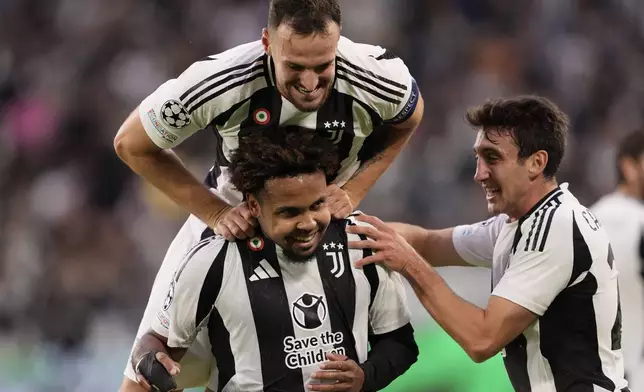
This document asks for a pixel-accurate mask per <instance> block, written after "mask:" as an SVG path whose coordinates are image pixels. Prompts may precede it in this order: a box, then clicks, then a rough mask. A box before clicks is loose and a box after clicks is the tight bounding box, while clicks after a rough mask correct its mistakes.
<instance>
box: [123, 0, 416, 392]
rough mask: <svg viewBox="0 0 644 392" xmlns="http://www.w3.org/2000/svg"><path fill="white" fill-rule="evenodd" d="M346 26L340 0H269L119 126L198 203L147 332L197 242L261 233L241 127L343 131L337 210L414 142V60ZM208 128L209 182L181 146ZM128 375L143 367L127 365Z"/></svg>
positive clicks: (166, 264) (155, 178)
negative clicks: (408, 62)
mask: <svg viewBox="0 0 644 392" xmlns="http://www.w3.org/2000/svg"><path fill="white" fill-rule="evenodd" d="M340 26H341V13H340V7H339V5H338V1H337V0H271V1H270V5H269V17H268V28H267V29H264V30H263V32H262V37H261V40H258V41H255V42H251V43H248V44H244V45H240V46H238V47H235V48H232V49H230V50H227V51H225V52H223V53H219V54H216V55H212V56H208V57H206V58H203V59H202V60H200V61H197V62H195V63H194V64H193V65H191V66H190V67H189V68H188V69H187V70H186V71H185V72H183V73H182V74H181V75H180V76H179V77H178V78H176V79H172V80H169V81H168V82H166V83H164V84H163V85H161V86H160V87H159V88H158V89H157V90H156V91H155V92H153V93H152V94H151V95H150V96H148V97H147V98H145V99H144V100H143V102H142V103H141V105H140V106H139V108H138V109H137V110H135V111H134V112H133V113H132V114H131V115H130V116H129V117H128V118H127V119H126V120H125V122H124V124H123V125H122V126H121V129H120V130H119V132H118V134H117V136H116V138H115V141H114V144H115V149H116V151H117V153H118V155H119V156H120V157H121V159H122V160H123V161H125V162H126V163H127V164H128V165H129V166H130V167H131V168H132V170H133V171H135V172H136V173H138V174H139V175H141V176H142V177H143V178H144V179H145V180H147V181H149V182H150V183H151V184H153V185H154V186H156V187H157V188H159V189H160V190H161V191H163V192H164V193H165V194H166V195H167V196H168V197H170V198H171V199H173V200H174V201H175V202H176V203H178V204H179V205H180V206H182V207H183V208H185V209H186V210H187V211H189V212H190V213H191V214H192V215H191V216H190V217H189V218H188V220H187V221H186V223H185V224H184V226H183V227H182V228H181V229H180V231H179V233H178V234H177V236H176V237H175V239H174V241H173V242H172V244H171V245H170V247H169V249H168V251H167V253H166V256H165V259H164V261H163V263H162V265H161V268H160V270H159V272H158V274H157V277H156V279H155V283H154V285H153V288H152V292H151V294H150V301H149V302H148V306H147V307H146V311H145V313H144V315H143V319H142V321H141V324H140V327H139V331H138V334H137V336H141V335H142V334H143V333H145V332H146V331H147V330H148V329H149V327H150V325H151V323H152V321H153V320H154V318H155V317H156V316H155V315H156V309H157V308H158V307H159V306H160V305H161V301H163V298H164V296H165V290H166V287H167V286H168V284H169V283H170V280H171V277H172V271H173V270H174V269H175V267H176V263H177V260H179V259H180V258H181V256H183V255H184V254H185V253H186V252H187V251H188V249H190V248H192V247H193V246H195V245H196V244H197V243H198V242H199V241H200V240H201V239H203V238H206V237H208V236H210V235H211V234H212V232H213V229H214V231H215V232H217V233H219V234H222V235H223V236H224V237H226V238H227V239H229V240H233V239H235V238H238V239H242V238H246V237H248V236H252V235H254V234H255V226H256V224H257V223H256V221H255V219H254V217H253V216H252V214H251V213H250V211H249V209H248V205H247V204H246V203H245V202H244V201H243V200H242V194H241V193H240V192H239V191H237V190H236V189H235V188H234V186H233V185H232V184H231V183H230V181H229V169H228V165H229V162H228V161H229V159H230V156H231V153H232V152H233V151H234V150H235V149H236V148H237V146H238V144H239V139H240V137H243V136H248V135H253V134H254V133H255V132H257V131H259V130H261V129H263V128H267V127H275V126H276V125H281V124H287V125H299V126H302V127H305V128H309V129H314V130H315V131H316V132H318V133H319V134H320V135H322V136H324V137H326V138H327V139H329V140H331V141H332V142H333V143H335V144H336V145H337V147H338V151H339V154H340V162H341V164H340V166H339V171H338V174H337V176H336V177H335V180H334V182H333V184H330V185H329V187H328V188H327V193H328V194H327V204H328V206H329V209H330V211H331V214H332V216H333V217H335V218H344V217H346V216H347V215H349V214H350V213H351V211H352V210H353V208H354V207H355V206H357V205H358V204H359V202H360V201H361V200H362V198H363V197H364V196H365V194H366V192H367V191H368V190H369V188H370V187H371V186H372V185H373V184H374V183H375V181H376V180H377V179H378V177H379V176H380V175H381V174H382V173H383V172H384V171H385V170H386V169H387V168H388V167H389V165H390V164H391V163H392V161H393V159H394V158H395V157H396V156H397V155H398V154H399V153H400V151H401V150H402V149H403V147H404V146H405V144H406V143H407V141H408V139H409V137H410V136H411V134H412V133H413V131H414V130H415V129H416V127H417V126H418V124H419V122H420V119H421V117H422V114H423V101H422V98H421V95H420V92H419V91H418V87H417V85H416V83H415V81H414V79H413V78H412V76H411V75H410V73H409V70H408V69H407V67H406V66H405V64H404V63H403V61H402V60H401V59H400V58H398V57H396V56H395V55H394V54H392V53H391V52H389V51H387V50H385V49H383V48H381V47H377V46H371V45H364V44H358V43H354V42H352V41H350V40H349V39H347V38H344V37H341V36H340ZM202 129H210V130H212V132H213V134H214V135H215V138H216V139H217V140H218V150H217V152H216V154H215V157H214V158H215V164H214V166H213V168H212V170H211V171H210V173H209V174H208V176H207V179H206V186H204V185H203V184H201V183H200V182H199V181H198V180H197V179H195V177H193V176H192V174H190V172H189V171H188V170H187V169H186V168H185V166H184V165H183V164H182V163H181V161H180V160H179V159H178V158H177V156H176V155H175V154H174V153H173V152H172V150H171V148H172V147H175V146H177V145H178V144H179V143H181V142H182V141H183V140H185V139H186V138H187V137H189V136H190V135H192V134H193V133H195V132H197V131H199V130H202ZM129 362H130V361H128V363H129ZM126 376H128V377H129V379H132V380H133V379H134V377H135V375H134V372H133V369H132V368H131V366H129V365H128V367H127V369H126ZM124 382H125V383H127V379H126V380H124Z"/></svg>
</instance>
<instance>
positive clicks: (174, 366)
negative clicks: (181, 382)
mask: <svg viewBox="0 0 644 392" xmlns="http://www.w3.org/2000/svg"><path fill="white" fill-rule="evenodd" d="M156 358H157V361H159V362H161V364H162V365H163V367H164V368H165V370H167V371H168V373H170V375H171V376H176V375H177V374H179V371H180V370H181V367H180V366H179V364H178V363H176V362H175V361H173V360H172V358H170V357H169V356H168V354H166V353H164V352H158V353H157V355H156Z"/></svg>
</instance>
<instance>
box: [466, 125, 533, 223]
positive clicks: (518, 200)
mask: <svg viewBox="0 0 644 392" xmlns="http://www.w3.org/2000/svg"><path fill="white" fill-rule="evenodd" d="M474 154H475V156H476V161H477V162H476V174H475V175H474V180H475V181H476V182H478V183H479V184H481V186H482V187H483V191H484V192H485V199H486V200H487V207H488V211H489V212H490V213H491V214H495V215H496V214H500V213H505V214H508V215H509V216H510V217H511V218H519V217H520V216H521V215H523V213H524V212H525V211H524V209H525V208H524V204H525V203H524V201H525V200H526V194H528V192H529V190H530V188H531V181H532V179H531V173H530V170H529V165H530V164H531V163H532V162H531V160H532V157H528V158H525V159H519V148H518V147H517V145H516V144H515V142H514V140H513V139H512V135H511V134H510V132H509V131H505V130H487V132H483V131H479V132H478V134H477V136H476V142H475V144H474Z"/></svg>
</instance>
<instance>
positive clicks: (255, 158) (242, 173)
mask: <svg viewBox="0 0 644 392" xmlns="http://www.w3.org/2000/svg"><path fill="white" fill-rule="evenodd" d="M338 162H339V157H338V152H337V148H336V146H335V144H333V143H331V141H329V140H328V139H327V138H325V137H322V136H320V135H319V134H317V133H316V132H315V131H313V130H310V129H307V128H302V127H299V126H286V127H279V128H265V129H263V130H261V131H257V132H253V133H252V134H250V135H247V136H244V137H241V138H240V141H239V147H238V148H237V149H236V150H234V151H233V153H232V155H231V158H230V165H229V166H228V170H229V171H230V182H231V183H232V184H233V185H234V186H235V187H236V188H237V189H238V190H239V191H240V192H241V193H242V194H244V195H246V194H248V193H250V194H252V195H254V196H256V197H257V196H258V195H259V193H260V191H261V190H263V189H264V186H265V185H266V182H267V181H268V180H270V179H273V178H287V177H295V176H298V175H300V174H312V173H316V172H318V171H321V172H322V173H324V175H325V176H326V179H327V182H329V183H330V182H331V181H332V180H333V178H334V177H335V175H336V172H337V168H338Z"/></svg>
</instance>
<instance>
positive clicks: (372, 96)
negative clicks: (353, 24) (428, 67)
mask: <svg viewBox="0 0 644 392" xmlns="http://www.w3.org/2000/svg"><path fill="white" fill-rule="evenodd" d="M336 67H337V78H338V88H339V90H340V91H341V92H345V93H348V94H349V95H352V96H354V97H355V98H357V99H358V100H360V101H362V102H365V103H366V104H368V105H369V106H370V107H371V108H372V109H373V110H374V111H375V112H376V113H378V115H379V116H380V117H381V118H382V120H383V121H384V122H386V123H388V124H399V123H402V122H404V121H405V120H407V119H408V118H409V117H411V115H412V114H413V113H414V110H415V109H416V104H417V103H418V99H419V97H420V93H419V90H418V86H417V84H416V82H415V80H414V78H413V77H412V76H411V74H410V72H409V69H408V68H407V65H405V62H404V61H403V60H402V59H400V58H399V57H397V56H396V55H394V54H392V53H391V52H389V51H387V50H386V49H384V48H381V47H379V46H372V45H365V44H357V43H353V42H351V41H349V40H347V39H346V38H343V39H342V40H341V41H340V44H339V55H338V57H337V66H336Z"/></svg>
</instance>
